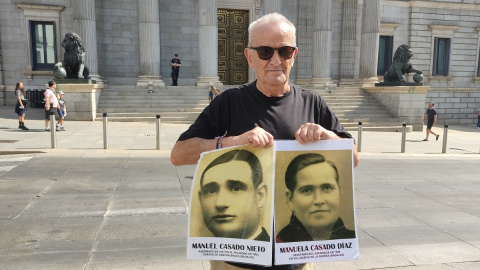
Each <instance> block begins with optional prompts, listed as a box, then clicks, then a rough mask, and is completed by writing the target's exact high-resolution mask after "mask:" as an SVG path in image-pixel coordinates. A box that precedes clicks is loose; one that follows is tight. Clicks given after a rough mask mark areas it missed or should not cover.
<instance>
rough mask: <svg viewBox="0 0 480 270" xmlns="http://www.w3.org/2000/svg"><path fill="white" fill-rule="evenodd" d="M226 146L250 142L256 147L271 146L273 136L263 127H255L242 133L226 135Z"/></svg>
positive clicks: (224, 144) (224, 140)
mask: <svg viewBox="0 0 480 270" xmlns="http://www.w3.org/2000/svg"><path fill="white" fill-rule="evenodd" d="M222 141H223V142H224V143H222V145H223V146H224V147H227V146H236V145H243V144H250V145H251V146H253V147H256V148H269V147H270V146H272V145H273V136H272V134H270V133H268V132H267V131H266V130H264V129H263V128H261V127H255V128H254V129H252V130H249V131H247V132H245V133H243V134H242V135H239V136H232V137H226V138H224V139H223V140H222Z"/></svg>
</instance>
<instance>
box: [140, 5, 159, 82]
mask: <svg viewBox="0 0 480 270" xmlns="http://www.w3.org/2000/svg"><path fill="white" fill-rule="evenodd" d="M138 30H139V39H140V40H139V41H140V42H139V44H140V76H138V81H137V86H148V87H153V86H165V82H164V81H163V79H162V76H161V75H160V10H159V6H158V0H138Z"/></svg>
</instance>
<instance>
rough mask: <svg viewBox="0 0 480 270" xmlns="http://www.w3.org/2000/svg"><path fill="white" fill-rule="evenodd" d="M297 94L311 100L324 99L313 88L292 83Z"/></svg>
mask: <svg viewBox="0 0 480 270" xmlns="http://www.w3.org/2000/svg"><path fill="white" fill-rule="evenodd" d="M290 86H291V87H292V89H293V90H294V92H295V93H296V95H297V96H299V97H301V98H303V99H309V100H323V97H322V96H321V95H320V94H319V93H318V92H316V91H315V90H313V89H306V88H303V87H301V86H298V85H294V84H290Z"/></svg>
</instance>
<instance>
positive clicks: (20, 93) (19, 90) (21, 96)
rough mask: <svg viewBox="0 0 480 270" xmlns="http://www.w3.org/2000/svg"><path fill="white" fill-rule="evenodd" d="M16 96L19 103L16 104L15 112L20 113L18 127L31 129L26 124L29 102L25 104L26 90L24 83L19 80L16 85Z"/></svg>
mask: <svg viewBox="0 0 480 270" xmlns="http://www.w3.org/2000/svg"><path fill="white" fill-rule="evenodd" d="M15 96H16V97H17V105H15V113H16V114H17V115H18V128H19V129H22V130H29V129H28V128H27V127H26V126H25V112H26V111H27V104H24V100H25V90H24V89H23V83H22V82H17V85H16V86H15Z"/></svg>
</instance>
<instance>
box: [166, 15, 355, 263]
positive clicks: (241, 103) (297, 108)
mask: <svg viewBox="0 0 480 270" xmlns="http://www.w3.org/2000/svg"><path fill="white" fill-rule="evenodd" d="M297 52H298V49H297V48H296V41H295V26H294V25H293V24H292V23H291V22H290V21H289V20H287V19H286V18H285V17H284V16H282V15H280V14H278V13H272V14H267V15H265V16H263V17H261V18H260V19H258V20H257V21H255V22H253V23H252V24H251V25H250V27H249V45H248V48H246V49H245V56H246V58H247V60H248V64H249V66H250V67H252V68H253V69H254V71H255V74H256V76H257V80H256V81H254V82H252V83H250V84H246V85H242V86H239V87H238V88H233V89H229V90H226V91H224V92H223V93H222V94H221V95H219V96H218V97H217V98H215V99H214V100H213V101H212V103H210V105H209V106H208V107H207V108H205V110H204V111H203V112H202V113H201V115H200V116H199V117H198V119H197V120H196V121H195V123H194V124H193V125H192V126H191V127H190V128H189V129H188V130H187V131H185V132H184V133H183V134H182V135H180V138H179V139H178V141H177V143H176V144H175V146H174V147H173V149H172V153H171V161H172V163H173V164H174V165H183V164H195V163H196V162H197V160H198V159H199V158H200V154H201V153H202V152H204V151H210V150H212V149H215V147H216V145H219V144H221V145H222V146H224V147H226V146H236V145H243V144H250V145H252V146H253V147H264V148H267V147H270V146H272V145H273V141H274V139H280V140H292V139H296V140H297V141H298V142H300V143H302V144H304V143H308V142H315V141H318V140H331V139H341V138H351V137H352V136H351V135H350V134H349V133H348V132H347V131H346V130H345V129H344V128H343V127H342V126H341V125H340V123H339V121H338V119H337V117H336V116H335V114H334V113H333V112H332V111H331V110H330V109H329V108H328V106H327V104H326V102H325V100H323V99H322V97H320V96H319V95H318V94H316V93H315V92H314V91H307V90H305V89H302V88H300V87H298V86H295V85H293V84H289V82H288V78H289V75H290V70H291V68H292V66H293V63H294V61H295V57H296V56H297ZM225 133H227V135H228V136H227V137H223V136H221V135H223V134H225ZM219 136H221V137H219ZM358 161H359V156H358V153H357V151H356V149H355V151H354V164H355V165H356V164H357V163H358ZM272 264H273V261H272ZM233 265H236V266H233ZM211 267H212V268H211V269H224V270H228V269H282V270H283V269H285V270H286V269H289V270H290V269H312V268H313V267H312V265H311V264H306V265H282V266H275V265H274V266H272V267H259V266H254V265H246V264H237V263H225V262H219V261H212V262H211Z"/></svg>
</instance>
